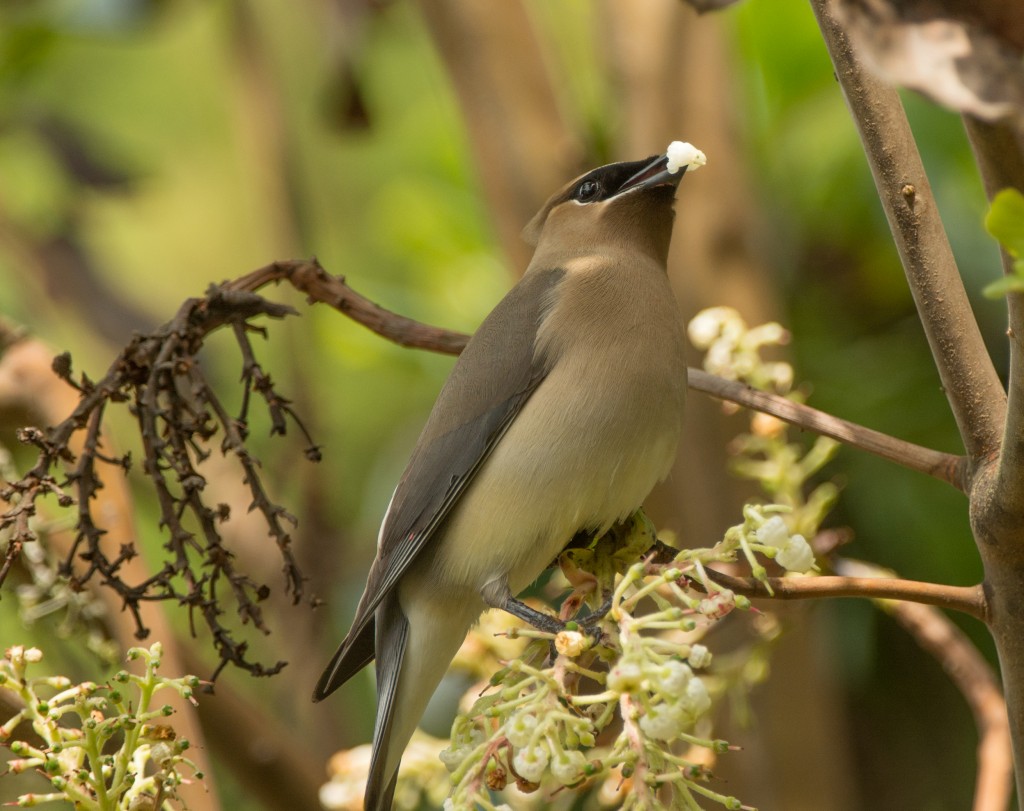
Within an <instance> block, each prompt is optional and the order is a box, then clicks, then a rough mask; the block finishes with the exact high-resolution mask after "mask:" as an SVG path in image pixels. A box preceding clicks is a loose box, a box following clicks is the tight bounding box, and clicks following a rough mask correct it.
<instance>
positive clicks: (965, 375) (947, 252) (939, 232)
mask: <svg viewBox="0 0 1024 811" xmlns="http://www.w3.org/2000/svg"><path fill="white" fill-rule="evenodd" d="M811 6H812V7H813V9H814V13H815V16H816V17H817V19H818V24H819V26H820V27H821V32H822V35H823V37H824V40H825V44H826V46H827V47H828V51H829V56H830V57H831V58H832V64H833V65H834V66H835V72H836V77H837V78H838V80H839V84H840V85H841V87H842V89H843V94H844V96H845V97H846V103H847V105H848V106H849V108H850V112H851V114H852V115H853V119H854V123H855V124H856V126H857V131H858V133H859V134H860V138H861V143H862V144H863V147H864V152H865V154H866V156H867V159H868V163H869V164H870V166H871V173H872V175H873V176H874V179H875V185H876V187H877V189H878V195H879V198H880V199H881V201H882V206H883V208H884V209H885V215H886V218H887V219H888V220H889V227H890V229H891V230H892V234H893V238H894V240H895V242H896V248H897V250H898V251H899V255H900V260H901V261H902V263H903V268H904V271H905V272H906V275H907V281H908V283H909V285H910V290H911V292H912V293H913V296H914V301H915V303H916V304H917V311H918V314H919V316H920V318H921V323H922V325H923V326H924V330H925V334H926V336H927V337H928V344H929V346H930V347H931V350H932V355H933V356H934V358H935V363H936V365H937V367H938V370H939V376H940V378H941V379H942V384H943V387H944V389H945V394H946V398H947V400H948V401H949V405H950V408H951V409H952V411H953V416H954V418H955V419H956V423H957V426H958V428H959V431H960V436H961V438H962V439H963V442H964V447H965V448H966V450H967V455H968V456H969V457H970V458H971V460H972V461H976V460H978V459H981V458H984V457H987V456H993V455H995V453H996V452H997V451H998V449H999V442H1000V439H1001V436H1002V431H1003V422H1004V418H1005V415H1006V395H1005V393H1004V392H1003V387H1002V385H1001V384H1000V382H999V378H998V376H997V375H996V372H995V369H994V368H993V366H992V362H991V360H990V359H989V356H988V353H987V351H986V350H985V344H984V342H983V341H982V338H981V332H980V330H979V329H978V325H977V322H976V321H975V319H974V316H973V314H972V312H971V305H970V302H969V301H968V299H967V294H966V292H965V291H964V286H963V281H962V280H961V278H960V274H959V271H958V270H957V266H956V261H955V259H954V258H953V253H952V250H951V249H950V247H949V240H948V239H947V237H946V232H945V230H944V228H943V226H942V221H941V219H940V217H939V212H938V210H937V208H936V205H935V199H934V197H933V195H932V192H931V187H930V185H929V183H928V178H927V176H926V175H925V171H924V166H923V165H922V163H921V156H920V155H919V154H918V151H917V145H916V143H915V142H914V136H913V134H912V132H911V131H910V125H909V123H908V122H907V118H906V115H905V113H904V111H903V105H902V103H901V102H900V98H899V94H898V93H897V92H896V90H894V89H893V88H892V87H890V86H889V85H887V84H886V83H885V82H883V81H882V80H880V79H877V78H875V77H874V76H871V75H869V74H868V73H867V72H866V71H865V70H864V68H863V67H862V65H861V64H860V62H859V61H858V59H857V58H856V56H855V55H854V53H853V51H852V50H851V47H850V43H849V41H848V39H847V37H846V34H845V32H844V31H843V30H842V27H841V26H840V24H839V22H838V21H837V19H836V18H835V16H834V14H833V13H832V11H831V8H830V4H829V2H828V0H811Z"/></svg>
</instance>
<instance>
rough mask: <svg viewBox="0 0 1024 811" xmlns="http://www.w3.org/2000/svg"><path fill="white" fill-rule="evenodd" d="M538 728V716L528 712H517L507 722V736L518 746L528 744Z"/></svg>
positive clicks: (510, 741)
mask: <svg viewBox="0 0 1024 811" xmlns="http://www.w3.org/2000/svg"><path fill="white" fill-rule="evenodd" d="M536 728H537V716H536V715H532V714H530V713H528V712H517V713H516V714H515V715H513V716H512V717H511V718H509V719H508V723H507V724H505V737H507V738H508V740H509V743H511V744H512V745H513V746H515V747H516V748H520V747H523V746H527V745H528V744H529V743H530V740H531V739H532V738H533V731H534V730H535V729H536Z"/></svg>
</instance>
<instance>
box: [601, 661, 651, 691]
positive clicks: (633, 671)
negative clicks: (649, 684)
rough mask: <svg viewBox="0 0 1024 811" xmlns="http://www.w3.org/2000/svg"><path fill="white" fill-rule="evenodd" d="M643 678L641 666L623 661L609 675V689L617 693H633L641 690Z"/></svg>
mask: <svg viewBox="0 0 1024 811" xmlns="http://www.w3.org/2000/svg"><path fill="white" fill-rule="evenodd" d="M643 678H644V674H643V671H642V670H641V669H640V665H638V664H637V663H636V662H631V661H627V660H625V659H623V660H621V661H619V662H618V663H617V664H616V665H615V667H613V668H612V669H611V672H610V673H609V674H608V683H607V684H608V689H609V690H614V691H615V692H616V693H631V692H634V691H635V690H637V689H639V687H640V683H641V682H642V681H643Z"/></svg>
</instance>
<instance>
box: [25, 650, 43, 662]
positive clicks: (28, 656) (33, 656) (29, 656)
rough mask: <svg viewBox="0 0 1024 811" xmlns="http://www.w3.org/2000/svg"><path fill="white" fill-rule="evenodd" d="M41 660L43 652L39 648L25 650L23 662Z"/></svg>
mask: <svg viewBox="0 0 1024 811" xmlns="http://www.w3.org/2000/svg"><path fill="white" fill-rule="evenodd" d="M42 660H43V652H42V651H41V650H39V648H26V649H25V661H26V662H41V661H42Z"/></svg>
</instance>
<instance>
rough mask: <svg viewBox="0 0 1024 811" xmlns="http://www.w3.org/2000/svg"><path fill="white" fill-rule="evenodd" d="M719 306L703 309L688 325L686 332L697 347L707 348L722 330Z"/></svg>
mask: <svg viewBox="0 0 1024 811" xmlns="http://www.w3.org/2000/svg"><path fill="white" fill-rule="evenodd" d="M718 309H719V308H717V307H712V308H710V309H707V310H701V311H700V312H699V313H697V314H696V315H695V316H694V317H693V318H691V319H690V323H689V324H687V325H686V334H687V335H689V336H690V343H692V344H693V345H694V346H695V347H697V349H707V348H708V347H709V346H711V344H713V343H714V342H715V340H716V339H717V338H718V336H719V335H720V334H721V332H722V319H721V317H720V315H719V313H718Z"/></svg>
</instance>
